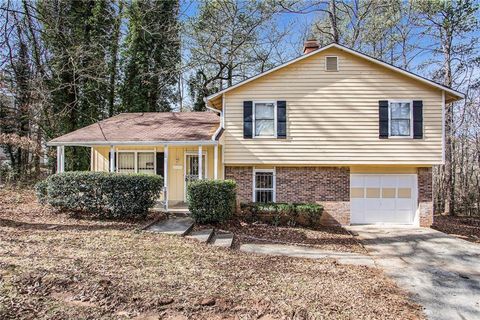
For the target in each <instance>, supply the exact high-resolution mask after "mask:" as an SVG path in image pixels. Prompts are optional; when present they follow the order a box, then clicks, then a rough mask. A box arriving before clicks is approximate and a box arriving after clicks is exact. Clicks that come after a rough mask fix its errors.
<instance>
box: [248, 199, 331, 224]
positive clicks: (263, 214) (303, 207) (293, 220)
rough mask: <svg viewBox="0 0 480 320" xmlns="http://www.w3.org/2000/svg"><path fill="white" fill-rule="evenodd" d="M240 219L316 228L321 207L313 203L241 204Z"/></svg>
mask: <svg viewBox="0 0 480 320" xmlns="http://www.w3.org/2000/svg"><path fill="white" fill-rule="evenodd" d="M240 210H241V213H242V217H244V218H246V219H248V220H251V221H262V222H264V223H268V224H273V225H276V226H278V225H288V226H296V225H299V226H303V227H316V226H318V225H320V218H321V217H322V213H323V206H322V205H319V204H314V203H255V202H250V203H241V204H240Z"/></svg>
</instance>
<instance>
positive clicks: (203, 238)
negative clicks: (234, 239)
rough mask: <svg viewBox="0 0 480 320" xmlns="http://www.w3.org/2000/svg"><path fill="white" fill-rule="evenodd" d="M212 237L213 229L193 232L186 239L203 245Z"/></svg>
mask: <svg viewBox="0 0 480 320" xmlns="http://www.w3.org/2000/svg"><path fill="white" fill-rule="evenodd" d="M213 236H214V232H213V229H205V230H198V231H193V232H191V233H190V234H189V235H187V236H186V238H189V239H195V240H198V241H200V242H203V243H209V242H210V241H211V240H212V238H213Z"/></svg>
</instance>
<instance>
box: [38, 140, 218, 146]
mask: <svg viewBox="0 0 480 320" xmlns="http://www.w3.org/2000/svg"><path fill="white" fill-rule="evenodd" d="M217 143H218V142H217V141H215V140H214V141H212V140H193V141H192V140H189V141H77V142H48V143H46V145H47V147H56V146H72V147H73V146H77V147H91V146H111V145H116V146H125V145H136V146H158V145H167V146H182V145H192V146H196V145H199V144H201V145H215V144H217Z"/></svg>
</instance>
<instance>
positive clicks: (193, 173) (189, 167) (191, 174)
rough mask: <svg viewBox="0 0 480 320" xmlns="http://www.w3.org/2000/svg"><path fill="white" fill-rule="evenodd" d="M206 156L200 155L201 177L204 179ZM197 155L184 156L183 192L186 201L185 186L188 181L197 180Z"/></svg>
mask: <svg viewBox="0 0 480 320" xmlns="http://www.w3.org/2000/svg"><path fill="white" fill-rule="evenodd" d="M206 160H207V159H206V155H205V154H204V155H202V176H203V178H205V177H206V175H207V171H206V170H205V168H206V163H207V161H206ZM198 162H199V161H198V154H186V155H185V190H184V199H185V201H187V185H188V183H189V182H190V181H194V180H197V179H198Z"/></svg>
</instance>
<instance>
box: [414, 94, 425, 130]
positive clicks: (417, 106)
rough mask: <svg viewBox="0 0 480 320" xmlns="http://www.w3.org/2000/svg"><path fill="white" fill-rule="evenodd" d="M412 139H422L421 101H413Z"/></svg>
mask: <svg viewBox="0 0 480 320" xmlns="http://www.w3.org/2000/svg"><path fill="white" fill-rule="evenodd" d="M413 139H423V101H422V100H416V101H413Z"/></svg>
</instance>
